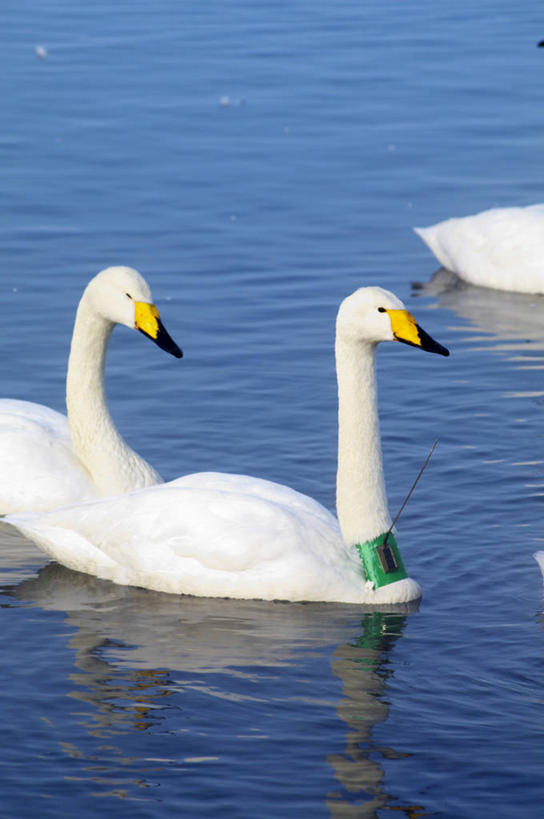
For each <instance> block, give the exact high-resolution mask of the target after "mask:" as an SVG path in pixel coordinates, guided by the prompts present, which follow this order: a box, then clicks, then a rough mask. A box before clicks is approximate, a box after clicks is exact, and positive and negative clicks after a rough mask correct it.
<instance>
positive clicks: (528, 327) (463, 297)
mask: <svg viewBox="0 0 544 819" xmlns="http://www.w3.org/2000/svg"><path fill="white" fill-rule="evenodd" d="M413 289H414V291H415V294H416V295H421V296H430V297H433V298H435V299H437V301H438V307H440V308H443V309H446V310H450V311H451V312H453V313H455V314H456V315H458V316H459V317H460V318H464V319H467V320H468V321H469V322H470V324H471V325H472V326H473V327H475V328H476V329H477V330H479V331H481V332H483V333H486V334H488V335H489V336H490V337H491V338H492V339H496V341H497V342H498V343H495V344H494V345H493V349H495V350H498V351H502V352H507V353H509V354H510V355H509V358H510V360H513V361H519V360H523V361H525V362H526V363H528V362H527V358H528V357H530V358H531V364H533V365H534V366H535V367H536V368H538V369H540V368H542V367H544V296H539V295H533V294H530V293H510V292H506V291H503V290H492V289H491V288H487V287H476V286H475V285H472V284H467V283H466V282H464V281H463V280H462V279H460V278H459V277H458V276H457V275H456V274H455V273H452V272H450V271H449V270H446V269H445V268H443V267H442V268H440V269H439V270H437V271H436V272H435V273H434V275H433V276H432V277H431V279H430V281H428V282H424V283H421V282H417V283H414V284H413ZM460 329H462V332H463V333H466V327H464V328H460ZM486 340H488V339H485V338H484V337H478V336H473V337H472V338H470V339H469V341H472V342H479V341H486ZM528 342H530V343H531V344H530V348H527V346H526V345H527V343H528ZM516 353H518V354H520V355H521V356H522V359H520V358H519V357H518V356H516V355H515V354H516Z"/></svg>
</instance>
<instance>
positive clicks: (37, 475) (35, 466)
mask: <svg viewBox="0 0 544 819" xmlns="http://www.w3.org/2000/svg"><path fill="white" fill-rule="evenodd" d="M115 324H124V325H126V326H127V327H131V328H134V329H137V330H140V331H141V332H142V333H144V335H146V336H148V337H149V338H151V339H152V340H153V341H154V342H155V343H156V344H158V345H159V347H162V349H164V350H166V351H167V352H169V353H172V355H175V356H176V357H178V358H179V357H180V356H181V354H182V353H181V350H180V349H179V347H178V346H177V345H176V344H175V343H174V341H173V340H172V339H171V338H170V336H169V335H168V333H167V332H166V330H165V329H164V327H163V325H162V323H161V321H160V317H159V313H158V311H157V308H156V307H155V306H154V305H153V304H152V299H151V291H150V289H149V287H148V285H147V283H146V281H145V280H144V279H143V278H142V276H140V274H139V273H138V272H137V271H136V270H133V269H132V268H129V267H109V268H107V269H106V270H103V271H102V272H101V273H99V274H98V275H97V276H95V277H94V278H93V279H92V280H91V281H90V282H89V284H88V285H87V287H86V289H85V292H84V293H83V296H82V298H81V301H80V302H79V306H78V309H77V314H76V320H75V325H74V332H73V336H72V345H71V349H70V358H69V361H68V374H67V378H66V403H67V407H68V418H66V416H64V415H62V414H61V413H59V412H56V411H55V410H52V409H49V408H48V407H44V406H42V405H41V404H34V403H32V402H30V401H17V400H12V399H8V398H5V399H2V400H0V514H5V513H6V512H19V511H35V512H41V511H45V510H46V509H53V508H56V507H58V506H63V505H65V504H69V503H78V502H80V501H84V500H90V499H92V498H98V497H101V496H104V495H114V494H119V493H122V492H128V491H130V490H132V489H139V488H141V487H144V486H150V485H152V484H154V483H157V482H160V481H161V478H160V477H159V475H157V473H156V472H155V470H154V469H152V467H151V466H150V465H149V464H148V463H146V462H145V461H144V460H143V458H140V456H139V455H137V454H136V453H135V452H134V451H133V450H132V449H130V447H129V446H128V445H127V444H126V443H125V441H124V440H123V438H122V437H121V435H120V434H119V432H118V431H117V429H116V428H115V425H114V423H113V420H112V418H111V416H110V414H109V412H108V407H107V404H106V395H105V389H104V366H105V357H106V349H107V346H108V341H109V338H110V335H111V332H112V330H113V328H114V326H115Z"/></svg>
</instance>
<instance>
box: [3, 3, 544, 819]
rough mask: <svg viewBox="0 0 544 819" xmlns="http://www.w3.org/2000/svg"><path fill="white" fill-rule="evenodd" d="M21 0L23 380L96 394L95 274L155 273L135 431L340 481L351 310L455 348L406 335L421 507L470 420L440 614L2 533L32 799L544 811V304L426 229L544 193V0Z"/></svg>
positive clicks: (387, 440)
mask: <svg viewBox="0 0 544 819" xmlns="http://www.w3.org/2000/svg"><path fill="white" fill-rule="evenodd" d="M5 6H6V8H5V11H6V15H5V18H6V21H7V22H6V23H5V25H4V28H3V33H4V37H3V47H2V49H1V51H0V63H1V68H2V71H1V76H2V77H3V80H2V85H3V93H2V101H3V123H4V125H3V128H2V130H1V133H0V168H1V173H2V180H3V182H2V186H1V196H2V205H3V207H2V219H1V222H0V253H1V258H2V265H1V273H0V288H1V293H2V301H3V306H4V309H3V311H2V318H3V333H2V345H3V350H4V355H3V357H2V362H3V363H2V368H3V370H2V371H3V390H2V392H3V394H4V395H6V396H12V397H19V398H26V399H31V400H36V401H39V402H42V403H45V404H48V405H50V406H53V407H55V408H57V409H63V379H64V371H65V363H66V356H67V349H68V344H69V336H70V332H71V325H72V321H73V312H74V308H75V304H76V303H77V299H78V297H79V294H80V293H81V291H82V289H83V287H84V285H85V283H86V281H87V280H88V279H89V278H90V277H91V275H93V274H94V273H95V272H97V271H98V270H99V269H100V268H101V267H103V266H106V265H108V264H113V263H125V264H131V265H134V266H135V267H137V268H138V269H140V270H141V271H142V272H143V273H144V275H146V277H147V278H148V279H149V281H150V282H151V285H152V287H153V291H154V297H155V300H156V302H157V304H158V305H159V307H160V310H161V314H162V316H163V319H164V321H165V324H166V326H167V327H168V329H169V331H170V332H171V333H172V335H173V336H174V337H175V338H176V340H177V341H178V342H179V343H180V345H181V346H182V347H183V349H184V352H185V358H184V359H183V360H182V361H181V362H179V361H175V360H174V359H171V358H169V357H168V356H165V355H164V354H163V353H161V352H160V351H159V350H158V349H157V348H156V347H154V346H153V345H150V344H147V343H146V341H145V340H144V339H143V337H141V336H137V337H135V336H134V335H133V334H131V333H130V332H128V331H127V330H125V329H124V328H120V329H118V330H117V331H116V332H115V334H114V336H113V339H112V344H111V348H110V354H109V358H108V393H109V398H110V404H111V409H112V414H113V415H114V417H115V419H116V422H117V423H118V425H119V427H120V428H121V430H122V432H123V434H124V435H125V436H126V437H127V439H128V440H129V441H130V443H131V444H132V445H133V446H134V447H135V448H137V449H138V451H140V452H141V453H142V454H143V455H144V456H145V457H146V458H147V459H149V460H150V461H151V462H152V463H153V465H154V466H155V467H156V468H158V469H159V470H160V471H161V472H162V474H163V475H164V477H166V478H171V477H175V476H177V475H179V474H182V473H184V472H189V471H193V470H203V469H210V468H211V469H219V470H225V471H235V472H249V473H251V474H258V475H261V476H263V477H266V478H270V479H272V480H278V481H280V482H282V483H286V484H289V485H291V486H294V487H295V488H297V489H299V490H301V491H303V492H307V493H308V494H311V495H312V496H314V497H316V498H317V499H318V500H320V501H321V502H323V503H324V504H325V505H327V506H328V507H332V506H333V504H334V472H335V459H336V421H335V400H336V399H335V379H334V365H333V356H332V337H333V328H334V317H335V312H336V308H337V305H338V303H339V301H340V300H341V299H342V298H343V297H344V296H345V295H347V294H348V293H350V292H351V291H352V290H353V289H355V287H357V286H360V285H366V284H380V285H382V286H385V287H387V288H389V289H392V290H394V291H395V292H396V293H397V294H398V295H399V296H400V297H401V298H402V299H403V300H404V301H405V302H406V304H407V306H408V307H409V309H410V310H411V311H412V312H414V313H415V314H416V315H417V317H418V319H419V320H420V322H421V324H422V325H423V326H424V327H425V329H426V330H427V331H428V332H429V333H431V335H433V336H434V337H435V338H437V340H439V341H440V342H441V343H443V344H446V345H447V346H449V347H450V348H451V350H452V356H451V357H450V358H449V359H447V360H446V359H442V358H440V359H439V357H438V356H427V355H424V354H422V353H420V352H418V351H415V350H413V349H411V348H408V347H403V346H402V345H383V349H382V350H381V351H380V354H379V362H380V366H379V370H380V372H379V377H380V405H381V418H382V437H383V443H384V459H385V467H386V475H387V482H388V490H389V497H390V505H391V508H392V509H394V510H396V509H397V508H398V507H399V505H400V503H401V501H402V499H403V497H404V495H405V493H406V491H407V489H408V487H409V485H410V483H411V481H412V480H413V478H414V477H415V475H416V473H417V470H418V469H419V466H420V464H421V462H422V460H423V459H424V457H425V454H426V452H427V450H428V448H429V447H430V445H431V443H432V441H433V440H434V439H435V438H438V439H439V445H438V448H437V450H436V452H435V455H434V456H433V459H432V461H431V464H430V466H429V469H428V471H427V473H426V474H425V476H424V477H423V479H422V481H421V484H420V485H419V486H418V488H417V490H416V492H415V494H414V496H413V499H412V501H411V502H410V504H409V505H408V507H407V509H406V511H405V513H404V515H403V517H402V518H401V521H400V523H399V527H398V529H399V536H400V542H401V545H402V550H403V556H404V557H405V559H406V562H407V564H408V567H409V570H410V573H411V574H412V575H413V576H414V577H416V578H417V579H418V581H419V582H420V584H421V586H422V587H423V591H424V597H423V601H422V603H421V605H420V606H419V608H418V609H417V610H415V611H398V610H397V611H383V612H382V611H368V610H367V611H365V610H362V609H360V608H358V607H353V606H344V605H315V604H312V605H302V604H272V603H262V602H255V601H247V602H245V601H228V600H206V599H191V598H176V597H172V596H167V595H159V594H153V593H149V592H145V591H143V590H138V589H129V588H121V587H116V586H114V585H111V584H108V583H103V582H99V581H95V580H93V579H92V578H89V577H84V576H80V575H77V574H74V573H72V572H69V571H67V570H65V569H63V568H61V567H58V566H55V565H47V561H46V559H45V557H44V556H43V555H42V554H41V553H40V552H38V550H37V549H35V548H34V547H33V546H32V545H31V544H29V543H27V542H25V541H23V539H22V538H20V537H19V536H18V535H17V534H16V533H14V532H13V531H11V530H9V528H8V527H7V526H5V525H2V526H1V530H0V575H1V581H2V602H3V608H2V620H3V629H2V634H3V635H4V651H3V663H2V666H1V671H0V693H1V695H2V701H3V709H2V719H3V742H2V750H1V751H0V779H1V780H2V815H5V816H7V817H27V816H28V817H30V816H32V817H34V816H40V817H72V816H75V815H77V816H79V817H81V819H86V817H92V816H93V817H94V816H96V815H97V812H98V811H104V812H105V814H106V815H108V816H112V817H124V816H126V817H156V816H162V815H163V814H166V812H168V813H169V814H172V813H173V814H174V815H176V816H178V815H183V816H190V817H193V816H195V817H196V816H210V815H212V813H214V814H215V813H216V812H217V813H221V814H222V815H223V816H227V817H231V816H232V817H247V816H259V817H277V816H280V815H281V816H285V817H289V816H293V817H294V816H297V817H299V816H312V817H313V816H329V815H330V816H334V817H351V816H353V817H355V816H357V817H363V816H364V817H367V816H368V817H372V816H378V817H385V816H387V815H389V813H390V812H391V811H396V812H397V813H399V814H400V815H404V816H407V817H419V816H440V817H454V818H455V819H458V818H459V817H470V818H471V819H472V817H476V816H477V817H493V818H494V819H495V817H512V816H513V815H521V816H524V817H525V816H527V817H532V816H537V815H539V811H540V809H541V807H540V806H541V804H542V786H541V777H542V770H543V765H544V703H543V695H542V672H543V662H542V658H543V652H544V635H543V632H542V629H543V627H544V615H543V614H542V584H541V580H540V577H539V572H538V568H537V566H536V564H535V563H534V561H533V560H532V557H531V554H532V552H533V551H534V550H535V549H536V548H542V543H543V542H544V537H543V534H542V528H541V521H542V495H543V487H544V462H543V461H544V459H543V453H544V441H543V433H542V420H543V408H544V388H543V380H542V370H543V368H544V300H543V299H542V298H541V297H540V298H538V297H534V298H533V297H528V296H520V295H516V294H507V293H495V292H492V291H482V290H479V289H477V288H472V287H459V286H458V285H456V283H455V282H452V281H451V280H450V279H449V277H448V276H445V275H443V274H442V275H441V276H438V277H437V278H435V279H433V280H432V281H430V279H431V274H432V273H433V271H434V269H435V267H436V264H435V263H434V260H433V258H432V257H431V256H430V254H429V252H428V250H427V249H426V248H425V247H424V246H423V244H422V243H421V241H420V240H419V239H418V238H417V237H416V236H415V235H414V234H413V233H412V231H411V227H412V226H413V225H426V224H429V223H432V222H434V221H438V220H439V219H442V218H445V217H448V216H452V215H463V214H466V213H471V212H476V211H478V210H482V209H485V208H487V207H491V206H493V205H515V204H520V205H523V204H529V203H532V202H536V201H542V199H543V193H542V167H543V160H544V144H543V142H542V130H543V126H544V105H543V93H544V92H543V88H544V85H543V78H544V51H542V49H540V50H539V49H537V48H536V44H537V42H538V41H539V40H540V39H542V37H544V20H543V17H542V11H541V8H540V4H537V3H536V2H528V3H525V4H523V8H521V7H520V6H519V4H516V3H514V2H513V1H512V0H498V2H497V0H495V2H493V3H491V2H487V0H484V2H480V3H478V4H474V3H469V2H467V0H460V2H457V3H456V4H455V5H452V4H445V3H431V2H425V0H406V2H402V3H399V2H392V0H386V2H374V1H372V2H365V3H353V2H346V1H345V0H344V1H343V2H340V1H337V2H330V3H323V2H319V0H318V2H314V3H312V4H309V3H304V2H300V0H296V1H295V2H292V3H279V4H275V3H267V2H260V3H258V4H249V3H245V2H241V0H235V2H232V3H229V4H220V3H211V4H197V3H181V4H180V3H177V2H168V1H167V0H159V2H157V3H155V4H143V3H141V2H132V3H130V4H129V3H121V4H114V5H112V4H109V3H105V2H102V1H101V0H100V1H99V2H96V3H93V4H74V3H68V2H67V1H66V0H63V2H60V1H59V0H55V1H52V2H49V3H47V4H40V3H37V2H33V0H27V2H23V3H21V2H17V3H15V2H8V3H7V4H5ZM37 46H42V47H43V48H44V49H46V54H45V57H42V58H40V57H39V56H38V54H37V53H36V51H35V49H36V47H37ZM413 282H420V283H423V286H422V287H415V288H412V283H413Z"/></svg>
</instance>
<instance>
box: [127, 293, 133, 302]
mask: <svg viewBox="0 0 544 819" xmlns="http://www.w3.org/2000/svg"><path fill="white" fill-rule="evenodd" d="M125 296H127V298H129V299H130V300H131V301H134V299H133V298H132V296H131V295H130V293H125Z"/></svg>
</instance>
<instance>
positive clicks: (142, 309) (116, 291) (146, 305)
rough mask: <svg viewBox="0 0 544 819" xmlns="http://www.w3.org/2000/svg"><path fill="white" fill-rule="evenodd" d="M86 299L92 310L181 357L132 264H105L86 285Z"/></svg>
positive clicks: (145, 286)
mask: <svg viewBox="0 0 544 819" xmlns="http://www.w3.org/2000/svg"><path fill="white" fill-rule="evenodd" d="M85 299H86V301H87V303H88V304H89V305H90V307H91V309H92V310H93V312H95V313H97V314H98V315H100V316H102V318H104V319H106V321H109V322H111V323H112V324H124V325H125V327H130V328H131V329H132V330H139V331H140V332H141V333H143V334H144V335H146V336H147V337H148V338H150V339H151V340H152V341H154V342H155V344H157V345H158V346H159V347H160V348H161V349H162V350H166V352H167V353H171V354H172V355H173V356H175V357H176V358H181V357H182V355H183V353H182V352H181V350H180V348H179V347H178V345H177V344H176V342H175V341H174V340H173V339H172V338H171V337H170V335H169V334H168V333H167V331H166V330H165V328H164V326H163V323H162V321H161V318H160V316H159V311H158V310H157V308H156V307H155V305H154V304H153V299H152V297H151V290H150V289H149V285H148V283H147V282H146V280H145V279H144V277H143V276H141V275H140V274H139V273H138V271H137V270H134V269H133V268H132V267H107V268H106V269H105V270H102V271H101V272H100V273H98V275H97V276H95V277H94V279H92V280H91V281H90V282H89V284H88V285H87V289H86V290H85Z"/></svg>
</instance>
